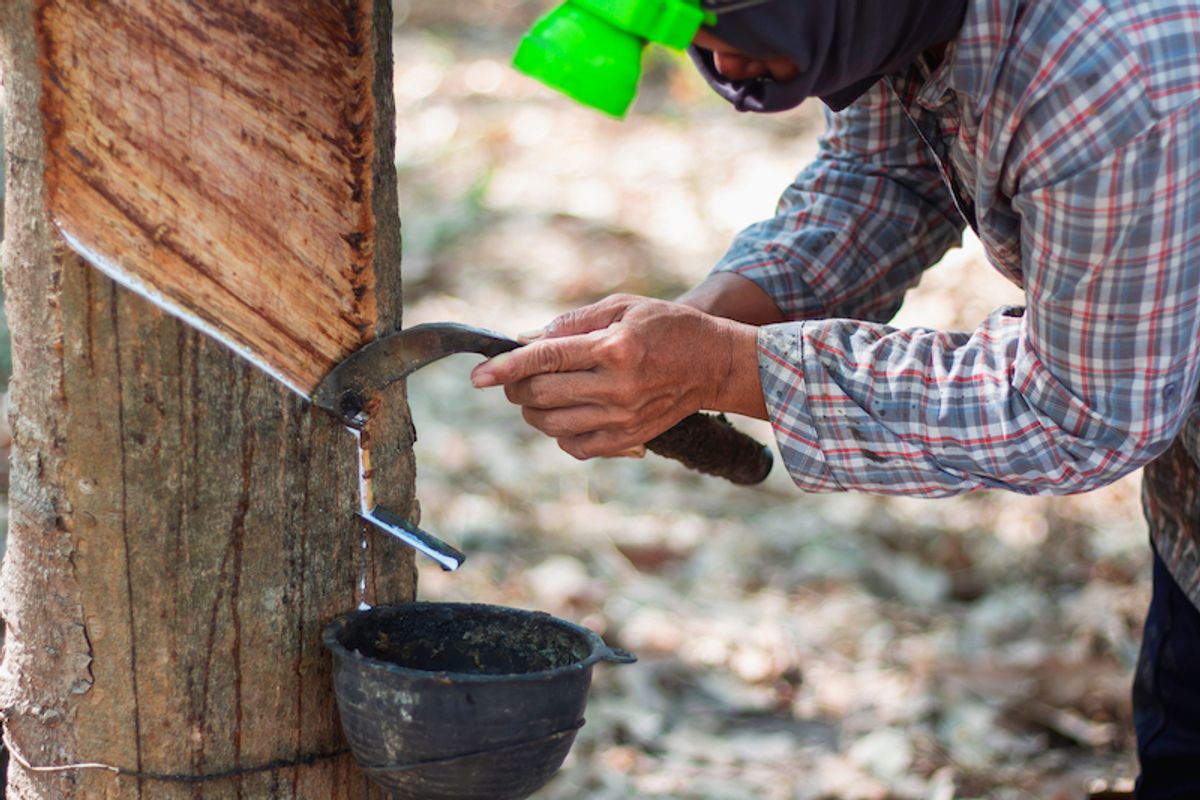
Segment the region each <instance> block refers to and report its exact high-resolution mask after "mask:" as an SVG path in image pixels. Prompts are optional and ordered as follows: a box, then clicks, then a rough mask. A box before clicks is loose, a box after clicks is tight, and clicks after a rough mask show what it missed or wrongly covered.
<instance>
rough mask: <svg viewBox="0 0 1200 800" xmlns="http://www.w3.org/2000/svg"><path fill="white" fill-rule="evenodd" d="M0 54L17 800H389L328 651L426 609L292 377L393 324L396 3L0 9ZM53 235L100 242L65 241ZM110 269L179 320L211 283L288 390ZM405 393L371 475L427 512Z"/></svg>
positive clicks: (3, 605) (11, 726)
mask: <svg viewBox="0 0 1200 800" xmlns="http://www.w3.org/2000/svg"><path fill="white" fill-rule="evenodd" d="M0 48H2V55H3V74H4V77H5V85H6V103H7V109H6V114H5V117H6V125H5V136H6V141H5V148H6V153H7V156H8V158H7V173H8V174H7V180H8V184H7V186H8V192H7V197H6V202H7V208H6V219H5V222H6V225H5V230H6V233H7V236H6V239H5V242H4V253H3V256H4V278H5V294H6V304H7V305H6V309H7V312H8V315H9V324H10V327H11V331H12V340H13V361H14V364H13V373H14V374H13V381H12V386H11V394H10V414H11V419H12V424H13V432H14V445H13V459H12V461H13V469H12V476H11V489H10V497H11V503H12V512H11V519H10V531H9V539H8V555H7V558H6V562H5V565H4V571H3V576H2V581H0V611H2V613H3V616H4V618H5V620H6V622H7V626H8V629H7V642H6V646H5V652H4V660H3V664H2V667H0V707H3V709H4V712H5V727H6V736H7V738H8V739H9V741H10V742H11V745H12V750H13V753H14V758H13V760H12V762H11V763H10V767H9V785H8V796H9V797H13V798H58V799H64V800H71V799H72V798H320V799H321V800H325V799H326V798H332V799H333V800H341V798H367V797H377V796H379V794H378V793H377V792H376V791H375V790H373V789H371V788H370V787H369V785H368V783H367V781H366V779H365V778H364V776H363V775H362V774H361V772H359V771H358V769H357V767H356V766H355V764H354V761H353V758H352V757H351V756H350V755H348V754H347V753H346V752H345V742H344V739H343V737H342V735H341V732H340V727H339V724H338V721H337V717H336V711H335V707H334V699H333V696H332V688H331V682H330V674H329V672H330V664H329V657H328V654H327V653H326V652H325V651H324V649H323V648H322V646H321V643H320V632H321V629H322V627H323V625H324V624H325V622H327V621H328V620H329V619H330V618H331V617H332V616H334V615H336V614H338V613H341V612H343V611H347V610H350V609H352V608H354V607H355V606H356V605H357V604H358V603H359V602H360V601H363V600H365V601H367V602H371V603H382V602H392V601H401V600H407V599H411V597H412V596H413V591H414V580H415V578H414V570H413V565H412V557H411V551H409V550H408V549H407V548H405V547H403V546H402V545H400V544H398V543H396V542H394V541H392V540H390V539H388V538H386V537H384V536H381V535H379V534H376V533H375V532H373V531H372V530H370V529H368V528H367V527H365V526H364V525H363V524H362V523H360V522H358V521H357V520H356V518H355V517H354V511H355V510H356V508H357V498H356V493H357V490H358V475H357V465H358V462H357V453H356V446H355V441H354V439H353V437H351V436H350V435H349V434H348V433H347V432H346V431H345V430H344V428H343V427H342V425H341V424H340V423H339V422H338V421H336V420H335V419H333V418H332V417H330V416H329V415H327V414H325V413H324V412H321V411H319V410H315V409H313V408H310V407H309V405H308V404H307V403H306V402H305V401H304V400H303V399H302V398H301V397H300V395H299V394H297V393H296V392H295V391H291V390H289V389H288V388H285V387H284V385H283V383H281V382H280V381H284V382H286V383H288V385H289V386H292V388H293V389H294V388H297V387H298V386H300V385H303V384H305V383H306V382H311V381H312V380H314V376H316V377H318V378H319V376H320V375H321V374H323V371H325V370H327V369H328V367H329V366H330V365H331V364H332V363H335V362H336V360H337V359H338V358H340V357H341V356H343V355H344V354H345V353H347V352H350V351H352V350H353V349H355V348H356V347H357V346H359V345H360V344H362V343H363V342H365V341H369V340H370V339H371V338H372V337H374V336H378V335H381V334H383V333H386V332H388V331H390V330H393V329H395V328H397V327H398V326H399V323H400V276H399V272H398V266H397V265H398V263H399V218H398V214H397V210H396V198H395V185H394V181H395V175H394V168H393V163H392V144H393V141H392V137H393V132H392V131H393V123H394V120H393V110H392V100H391V88H390V82H391V20H390V9H389V4H388V2H387V1H386V0H357V1H354V2H350V1H347V2H316V1H315V0H297V2H289V3H232V2H230V3H225V2H216V3H192V2H187V0H125V1H124V2H113V3H74V2H67V0H0ZM50 208H57V209H60V211H61V212H62V214H63V215H64V216H70V217H71V218H72V219H76V220H80V219H82V220H85V221H88V223H89V224H87V225H81V226H76V227H74V228H72V229H71V230H70V233H71V234H72V242H71V244H68V242H67V241H65V240H64V239H63V238H62V237H61V236H60V234H59V232H58V228H57V227H56V225H55V220H54V219H53V218H52V215H51V213H50ZM67 209H69V210H67ZM72 215H73V216H72ZM63 227H64V230H66V229H67V227H68V226H67V225H64V226H63ZM89 237H95V238H94V239H92V238H89ZM114 243H115V244H114ZM72 245H74V247H75V248H76V249H72ZM93 248H95V249H97V250H103V249H105V248H108V249H110V250H111V251H112V252H116V253H118V254H121V255H122V256H123V258H122V261H123V263H122V265H121V266H122V267H123V268H127V269H130V270H131V271H132V272H134V273H135V274H137V275H139V276H141V277H140V280H137V281H126V283H128V284H129V285H132V286H135V287H136V288H137V289H138V290H139V291H140V292H142V293H143V294H148V295H152V296H154V297H156V298H157V299H158V300H159V301H164V300H165V301H167V303H166V304H167V305H170V302H169V301H170V299H171V293H172V292H173V291H176V289H175V288H172V287H173V286H178V284H171V283H170V281H171V280H176V281H179V280H182V281H193V282H195V283H194V284H192V285H194V286H200V285H202V286H203V291H204V292H206V293H207V294H206V295H205V296H206V297H209V298H211V303H209V304H208V306H207V308H208V311H207V314H208V315H209V316H208V318H203V315H202V318H201V319H200V320H196V319H193V320H192V322H197V321H198V322H200V323H202V324H204V326H205V328H206V329H207V330H209V331H212V332H216V333H223V334H224V336H223V340H224V341H225V342H226V344H228V345H230V347H233V348H236V349H239V350H241V351H242V352H246V351H250V350H254V349H255V348H259V349H263V350H266V351H269V352H272V353H276V354H278V355H279V358H278V360H277V361H276V364H278V365H282V366H279V367H278V368H277V369H274V370H272V374H273V375H274V378H272V377H268V376H267V375H266V374H265V373H264V372H262V371H261V370H259V369H257V368H256V367H254V366H252V365H250V364H249V363H248V362H247V361H245V360H244V359H242V358H241V357H239V356H238V355H236V354H235V353H234V352H233V350H231V349H230V347H226V346H225V345H222V344H218V343H217V342H215V341H213V340H212V339H210V338H209V337H208V336H206V335H205V334H202V333H199V332H198V331H197V330H196V329H195V328H194V327H192V326H190V325H188V324H186V323H184V322H182V321H180V320H178V319H176V318H175V317H173V316H171V315H168V314H166V313H164V312H163V311H161V310H160V309H159V308H158V307H156V306H155V305H153V304H151V303H149V302H147V301H146V300H145V299H143V297H142V296H140V295H139V294H138V293H135V292H131V291H129V290H128V289H126V288H124V287H122V286H121V285H118V284H117V283H115V282H114V281H112V280H110V279H109V278H108V277H106V276H105V274H103V273H102V272H100V271H99V270H97V269H94V268H93V265H91V264H89V263H88V261H87V260H86V259H87V256H88V253H90V252H93ZM77 251H78V252H77ZM80 253H82V255H81V254H80ZM100 266H106V265H100ZM107 266H110V267H111V266H112V265H107ZM180 276H183V277H180ZM345 288H348V293H344V292H343V289H345ZM228 331H236V332H237V333H236V335H235V334H230V333H228ZM256 336H261V338H260V339H255V338H254V337H256ZM239 337H242V338H239ZM276 379H278V380H276ZM395 394H396V396H394V397H390V398H388V399H387V401H386V402H385V403H384V404H383V410H382V411H381V412H379V417H378V418H377V420H376V421H375V422H376V424H377V429H376V430H375V436H374V437H373V441H372V448H373V450H372V458H371V461H372V463H373V464H375V465H376V470H377V473H379V474H377V476H376V489H375V491H376V494H377V495H379V499H380V501H381V502H384V503H386V505H388V506H389V507H391V508H393V509H394V510H396V511H399V512H400V513H406V512H407V513H409V514H411V513H412V512H413V509H414V500H413V496H412V492H413V462H412V455H411V428H410V422H409V419H408V416H407V404H406V403H405V401H404V397H403V393H402V391H399V390H398V391H397V392H396V393H395ZM22 761H23V762H24V764H23V763H21V762H22ZM96 765H106V766H107V767H115V768H117V770H119V772H117V771H113V770H112V769H108V768H101V767H98V766H96ZM30 767H34V769H31V768H30Z"/></svg>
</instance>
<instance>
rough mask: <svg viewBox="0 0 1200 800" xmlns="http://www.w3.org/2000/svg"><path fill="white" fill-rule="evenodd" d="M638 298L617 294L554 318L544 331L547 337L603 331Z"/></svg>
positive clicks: (621, 315) (619, 317)
mask: <svg viewBox="0 0 1200 800" xmlns="http://www.w3.org/2000/svg"><path fill="white" fill-rule="evenodd" d="M637 299H638V298H636V297H634V296H632V295H623V294H617V295H613V296H612V297H607V298H605V299H603V300H601V301H600V302H598V303H592V304H591V305H590V306H584V307H583V308H576V309H573V310H571V311H568V312H567V313H565V314H561V315H559V316H557V317H555V318H554V319H553V320H552V321H551V322H550V324H549V325H547V326H546V327H545V329H544V331H545V335H546V336H547V337H554V338H558V337H562V336H576V335H578V334H581V333H591V332H592V331H599V330H604V329H605V328H607V327H608V326H609V325H612V324H613V323H614V322H616V321H617V320H619V319H621V317H623V316H624V315H625V311H626V310H627V309H628V308H629V306H630V304H631V303H633V302H634V301H635V300H637Z"/></svg>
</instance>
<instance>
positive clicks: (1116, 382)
mask: <svg viewBox="0 0 1200 800" xmlns="http://www.w3.org/2000/svg"><path fill="white" fill-rule="evenodd" d="M1198 118H1200V111H1198V110H1197V108H1196V107H1190V106H1189V107H1187V108H1183V109H1180V110H1178V111H1176V112H1175V113H1174V114H1172V115H1170V116H1169V117H1165V118H1163V119H1162V120H1160V121H1159V122H1158V123H1157V124H1156V125H1154V126H1153V128H1152V129H1149V130H1147V131H1146V132H1145V133H1144V134H1142V135H1140V136H1138V137H1137V138H1135V139H1133V140H1131V141H1128V142H1126V143H1125V144H1123V145H1122V146H1121V147H1118V148H1115V149H1114V150H1113V151H1112V152H1110V153H1109V154H1108V155H1107V156H1106V157H1105V158H1103V159H1101V160H1099V161H1096V162H1095V163H1093V164H1092V165H1090V166H1088V167H1087V168H1086V169H1081V170H1078V171H1076V172H1074V173H1073V174H1070V175H1066V176H1061V177H1056V178H1055V179H1053V180H1051V181H1048V182H1046V183H1045V184H1044V185H1041V186H1030V187H1028V188H1026V189H1024V190H1022V191H1021V192H1019V193H1018V194H1017V195H1016V196H1015V197H1014V198H1013V204H1012V205H1013V208H1014V209H1015V210H1016V211H1017V212H1018V213H1019V214H1020V217H1021V243H1022V262H1023V269H1024V273H1025V299H1026V305H1025V306H1024V307H1023V308H1021V307H1013V308H1001V309H997V310H996V311H995V312H993V313H992V314H991V315H989V316H988V317H987V319H985V320H984V321H983V322H982V323H981V324H980V326H979V327H978V328H977V329H976V330H975V331H973V332H967V333H946V332H939V331H933V330H926V329H897V328H892V327H888V326H886V325H883V324H879V323H875V322H863V321H857V320H847V319H819V320H806V321H798V322H790V323H784V324H781V325H774V326H769V327H765V328H762V329H761V330H760V333H759V338H758V344H759V371H760V376H761V378H762V386H763V393H764V398H765V399H766V402H767V407H768V411H769V414H770V418H771V421H772V424H773V426H774V429H775V432H776V437H777V441H778V443H779V447H780V449H781V451H782V453H783V456H784V460H785V462H786V464H787V467H788V470H789V471H790V473H791V476H792V477H793V479H794V480H795V482H796V483H797V484H798V485H799V486H801V487H802V488H805V489H809V490H813V491H828V490H835V489H858V490H863V491H871V492H877V493H903V494H916V495H926V496H940V495H948V494H956V493H960V492H965V491H970V490H972V489H978V488H986V487H993V488H1005V489H1009V490H1013V491H1017V492H1022V493H1043V494H1064V493H1072V492H1082V491H1087V490H1089V489H1093V488H1096V487H1098V486H1101V485H1104V484H1106V483H1109V482H1111V481H1113V480H1116V479H1117V478H1120V477H1121V476H1123V475H1125V474H1126V473H1128V472H1130V471H1131V470H1133V469H1136V468H1137V467H1139V466H1141V465H1143V464H1145V463H1146V462H1148V461H1149V460H1150V459H1152V458H1153V457H1154V456H1155V455H1157V454H1158V453H1159V452H1161V451H1162V450H1163V449H1165V448H1166V447H1167V446H1168V445H1169V443H1170V441H1171V440H1172V438H1173V437H1174V436H1175V434H1176V433H1177V432H1178V430H1179V428H1180V426H1181V425H1182V423H1183V421H1184V419H1185V417H1186V416H1187V414H1188V413H1189V410H1190V407H1191V405H1192V400H1193V397H1194V396H1195V394H1196V390H1197V383H1198V381H1200V376H1198V369H1197V367H1198V365H1200V181H1197V180H1196V179H1195V177H1194V176H1193V175H1192V174H1191V172H1192V170H1190V169H1189V168H1188V165H1194V164H1196V163H1200V124H1198V123H1197V120H1198Z"/></svg>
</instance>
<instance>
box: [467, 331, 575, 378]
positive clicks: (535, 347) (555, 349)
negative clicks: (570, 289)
mask: <svg viewBox="0 0 1200 800" xmlns="http://www.w3.org/2000/svg"><path fill="white" fill-rule="evenodd" d="M593 346H594V342H593V341H592V340H591V339H590V338H589V337H586V336H571V337H567V338H564V339H543V340H540V341H536V342H533V343H531V344H528V345H526V346H525V347H522V348H520V349H518V350H512V351H510V352H508V353H501V354H500V355H498V356H496V357H495V358H492V359H489V360H487V361H485V362H483V363H482V364H480V365H479V366H477V367H475V369H473V370H472V371H471V384H472V385H473V386H475V388H477V389H483V388H486V387H488V386H502V385H505V384H509V383H512V382H514V381H519V380H524V379H525V378H528V377H531V376H533V375H541V374H543V373H547V372H572V371H575V370H584V369H591V368H592V367H594V366H596V359H595V356H594V355H593V353H592V348H593Z"/></svg>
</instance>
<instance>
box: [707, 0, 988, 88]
mask: <svg viewBox="0 0 1200 800" xmlns="http://www.w3.org/2000/svg"><path fill="white" fill-rule="evenodd" d="M724 5H728V6H733V7H738V9H737V10H733V11H728V12H725V13H721V6H722V3H721V2H710V3H708V4H706V6H708V7H711V8H712V9H713V10H715V11H717V12H718V17H717V24H716V25H715V26H713V27H712V28H710V29H709V30H711V31H712V33H713V35H714V36H716V37H717V38H718V39H721V40H722V41H725V42H728V43H729V44H731V45H733V46H734V47H736V48H737V49H738V50H741V51H742V52H743V53H745V54H747V55H749V56H752V57H758V58H766V57H771V56H786V57H787V58H789V59H791V60H792V61H793V62H794V63H795V64H796V66H798V67H799V68H800V74H799V75H798V76H797V77H796V78H794V79H792V80H790V81H786V82H783V83H779V82H777V81H774V80H771V79H770V78H769V77H768V78H756V79H753V80H746V81H732V80H729V79H728V78H725V77H722V76H721V74H720V73H719V72H717V70H716V66H715V64H714V63H713V54H712V52H710V51H708V50H704V49H702V48H699V47H696V46H694V45H693V46H692V48H691V49H690V53H691V56H692V60H693V61H694V62H695V63H696V66H698V67H699V68H700V72H701V73H702V74H703V75H704V77H705V79H706V80H707V81H708V83H709V85H710V86H712V87H713V89H715V90H716V91H717V93H718V94H720V95H721V96H722V97H724V98H725V99H726V100H729V101H730V102H731V103H733V104H734V106H736V107H737V109H738V110H739V111H784V110H786V109H789V108H794V107H795V106H798V105H799V104H800V103H801V101H803V100H805V99H807V98H809V97H819V98H821V99H822V100H823V101H825V103H826V104H827V105H828V106H829V107H830V108H832V109H833V110H834V111H841V110H842V109H843V108H845V107H846V106H848V105H850V104H851V103H853V102H854V101H855V100H857V99H858V98H859V97H860V96H861V95H862V94H863V93H864V92H866V91H867V89H870V88H871V86H872V85H873V84H874V83H875V82H876V81H878V80H879V79H880V78H882V77H883V76H884V75H887V74H888V73H890V72H895V71H896V70H899V69H902V68H904V67H906V66H908V65H909V64H911V63H912V62H913V61H914V60H915V59H916V57H917V56H918V55H920V54H921V53H922V52H923V51H925V50H926V49H928V48H929V47H931V46H933V45H935V44H939V43H941V42H948V41H950V40H951V39H954V38H955V37H956V36H957V35H958V31H959V28H961V27H962V22H963V17H964V16H965V15H966V10H967V0H767V2H762V3H756V4H752V5H749V6H748V7H740V6H743V5H744V4H742V3H739V2H738V0H731V1H730V2H726V3H724Z"/></svg>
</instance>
